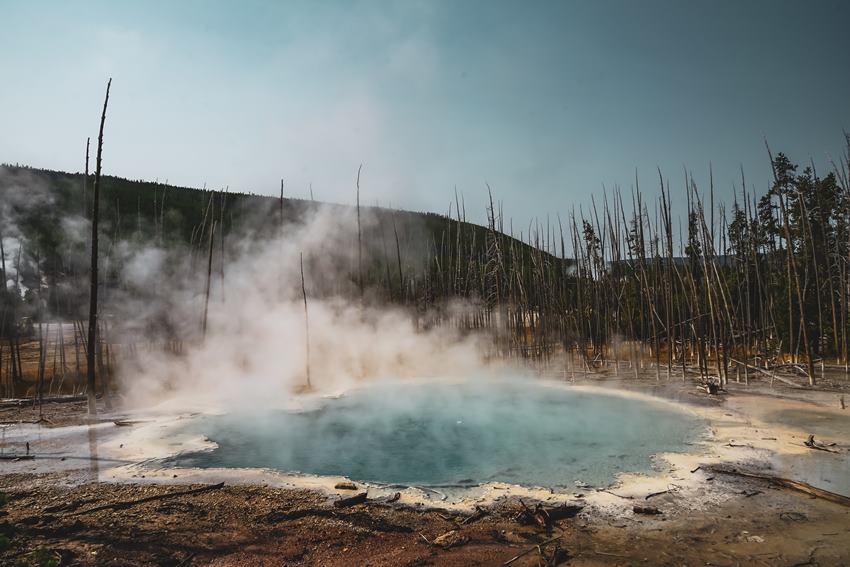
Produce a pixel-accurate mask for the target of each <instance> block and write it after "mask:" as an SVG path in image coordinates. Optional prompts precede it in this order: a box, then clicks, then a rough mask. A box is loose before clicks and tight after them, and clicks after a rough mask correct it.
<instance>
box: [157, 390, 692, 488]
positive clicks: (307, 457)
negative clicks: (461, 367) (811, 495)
mask: <svg viewBox="0 0 850 567" xmlns="http://www.w3.org/2000/svg"><path fill="white" fill-rule="evenodd" d="M189 430H191V431H192V432H195V433H201V434H203V435H206V436H207V437H208V438H209V439H211V440H212V441H214V442H216V443H217V444H218V448H217V449H215V450H212V451H201V452H196V453H188V454H182V455H179V456H177V457H175V458H174V459H172V463H173V464H175V465H177V466H181V467H265V468H271V469H277V470H280V471H284V472H295V471H297V472H303V473H313V474H319V475H341V476H346V477H349V478H351V479H354V480H360V481H372V482H382V483H398V484H409V485H431V486H435V485H454V484H461V485H462V484H477V483H483V482H487V481H504V482H510V483H515V484H522V485H534V486H553V487H555V486H574V483H575V481H579V480H580V481H582V482H585V483H588V484H592V485H597V486H598V485H604V484H608V483H610V482H611V481H613V480H614V476H615V475H616V474H617V473H618V472H621V471H649V470H651V467H652V460H651V456H652V455H653V454H655V453H658V452H668V451H682V450H684V449H686V444H687V443H688V442H690V441H692V440H694V439H695V438H697V437H698V436H699V435H700V433H701V431H702V422H700V421H699V420H697V419H696V418H694V417H691V416H690V415H688V414H685V413H684V412H679V411H675V410H673V409H672V408H669V407H666V406H665V405H663V404H658V403H652V402H646V401H642V400H638V399H633V398H624V397H620V396H616V395H605V394H590V393H585V392H577V391H571V390H570V389H568V388H559V387H547V386H544V385H541V384H539V383H537V382H534V381H531V380H525V381H507V382H494V381H483V380H482V381H469V382H465V383H462V384H446V383H432V384H423V383H421V382H417V383H411V384H404V383H399V382H393V383H384V384H380V385H378V386H375V387H370V388H366V389H362V390H357V391H353V392H351V393H350V394H349V395H347V396H345V397H342V398H339V399H331V400H323V405H322V407H321V408H319V409H316V410H314V411H309V412H303V413H289V412H283V411H276V412H265V413H252V414H250V415H248V414H229V415H224V416H210V417H204V418H200V419H198V420H196V421H194V422H193V423H192V424H191V425H190V426H189Z"/></svg>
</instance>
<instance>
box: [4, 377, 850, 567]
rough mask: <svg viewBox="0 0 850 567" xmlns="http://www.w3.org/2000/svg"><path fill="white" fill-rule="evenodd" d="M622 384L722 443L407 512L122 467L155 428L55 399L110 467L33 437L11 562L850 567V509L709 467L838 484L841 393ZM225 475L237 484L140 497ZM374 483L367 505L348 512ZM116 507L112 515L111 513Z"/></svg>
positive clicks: (318, 482)
mask: <svg viewBox="0 0 850 567" xmlns="http://www.w3.org/2000/svg"><path fill="white" fill-rule="evenodd" d="M610 385H611V384H609V386H610ZM614 385H615V386H617V387H618V392H626V395H637V396H646V395H653V396H656V397H660V398H663V399H667V400H670V403H676V404H682V402H685V404H686V407H687V411H692V412H694V413H695V414H697V415H699V416H701V417H703V418H704V419H706V420H707V421H708V423H710V427H711V435H710V436H709V437H708V438H706V440H705V441H704V442H702V443H700V444H699V445H698V446H695V447H694V448H693V452H691V453H689V454H686V455H683V454H674V455H661V456H659V467H658V471H657V473H656V474H654V475H651V476H645V475H625V476H622V477H621V478H620V481H619V483H618V484H616V485H615V486H612V487H609V488H608V489H606V490H604V491H602V490H596V489H592V488H581V487H577V488H576V490H575V491H572V492H569V493H559V494H552V493H550V492H549V491H545V490H529V489H519V488H517V487H510V486H507V485H488V486H486V487H479V488H477V489H474V490H472V491H465V492H462V493H456V494H447V495H445V497H444V496H443V495H439V494H431V493H424V492H422V491H417V490H415V489H408V490H406V491H400V492H402V494H401V495H400V497H399V499H398V500H397V501H395V502H392V503H390V502H389V499H391V498H392V497H393V496H394V490H393V489H388V488H385V487H374V486H364V485H360V486H358V490H357V491H354V492H352V491H346V490H336V489H334V488H333V485H334V484H335V483H336V481H337V480H338V479H319V478H317V477H303V478H291V477H282V476H280V475H275V474H273V473H263V472H262V471H260V472H258V471H251V472H250V473H248V472H246V471H235V472H234V471H230V476H229V477H227V478H212V477H199V476H198V474H200V473H198V472H197V471H173V470H170V469H161V468H157V467H156V466H153V465H149V464H146V463H144V462H139V461H138V460H134V459H132V458H130V457H132V456H133V455H132V451H131V450H130V449H127V451H128V452H126V453H123V455H124V457H127V458H126V462H125V461H122V460H121V458H118V457H120V456H121V455H122V453H121V451H124V448H123V447H118V448H116V447H115V446H114V445H115V444H116V443H117V445H121V444H122V443H120V442H119V440H120V439H123V435H125V434H124V431H128V432H129V431H132V430H133V429H142V428H143V427H144V424H131V425H129V426H127V427H116V426H115V425H114V424H113V423H112V421H111V420H106V421H105V422H103V423H100V424H94V425H91V426H89V425H82V423H83V413H82V412H83V411H84V404H51V405H48V406H45V412H44V415H45V417H46V419H47V420H49V421H48V423H47V425H56V426H60V425H62V426H70V427H61V428H54V429H56V431H72V430H74V429H75V428H77V429H79V430H80V431H79V432H78V433H77V434H75V435H78V437H79V436H81V435H82V433H80V432H82V431H86V432H88V433H87V435H88V437H86V436H82V437H81V439H83V440H85V439H87V438H91V436H92V435H94V437H95V438H96V439H99V440H100V441H99V443H100V447H101V451H100V453H98V455H99V456H98V459H95V460H92V459H88V460H79V461H76V460H74V459H72V458H68V457H67V456H64V460H63V456H60V454H61V455H64V453H61V452H60V451H53V450H52V449H55V447H51V446H50V445H49V443H46V444H45V443H43V442H42V441H43V440H45V439H49V438H50V435H49V434H48V435H46V436H45V437H44V438H42V441H39V443H38V444H36V443H35V442H34V443H33V445H34V446H33V452H35V453H36V458H35V459H33V460H22V461H17V462H15V461H10V460H2V461H0V491H2V492H3V493H5V494H6V495H7V502H6V503H5V504H4V505H3V506H2V507H0V534H3V535H4V536H5V539H3V538H2V537H0V564H3V565H6V564H9V565H14V564H15V562H16V561H19V560H20V561H29V562H30V563H29V564H32V565H38V564H39V561H41V563H42V564H45V565H46V564H48V561H49V560H50V559H51V558H53V559H54V560H57V561H58V563H56V564H59V565H170V566H177V565H375V566H379V565H381V566H384V565H386V566H389V565H502V564H504V563H505V562H507V561H509V560H510V559H512V558H513V557H515V556H517V555H519V554H521V553H523V552H526V551H528V553H526V554H525V555H522V556H521V557H520V558H519V559H517V560H515V561H514V562H513V563H511V564H512V565H546V564H567V565H728V566H733V565H771V566H772V565H787V566H803V565H850V507H846V506H842V505H839V504H835V503H832V502H828V501H825V500H822V499H817V498H812V497H810V496H808V495H805V494H802V493H799V492H796V491H791V490H787V489H782V488H776V487H773V486H772V485H769V484H768V483H765V482H763V481H760V480H748V479H742V478H739V477H735V476H729V475H725V474H720V473H716V472H712V471H711V469H710V466H711V465H712V464H716V463H727V464H728V463H732V464H734V465H735V466H738V467H744V468H746V469H747V470H758V471H761V472H764V473H766V474H772V475H778V476H791V475H792V474H793V475H794V478H797V479H802V480H807V481H809V482H811V483H812V484H817V485H819V486H821V487H822V488H825V489H830V488H832V489H833V490H835V491H838V489H837V488H836V487H835V486H830V484H829V482H830V481H829V479H833V481H835V479H836V476H835V474H836V473H835V470H837V471H839V473H838V474H839V475H840V471H842V470H843V471H850V469H848V467H847V466H846V464H847V454H848V447H847V444H848V440H850V429H848V430H844V429H842V427H844V424H846V423H847V421H848V419H849V418H848V414H850V410H844V411H842V410H840V409H839V406H838V403H837V394H836V392H824V391H810V390H799V389H768V388H766V387H765V386H761V387H760V386H756V385H751V386H750V387H749V388H746V389H745V388H744V387H733V388H730V390H731V391H730V394H729V395H728V396H721V397H708V396H706V395H703V394H700V393H698V392H696V391H695V389H694V388H693V386H692V385H691V384H681V383H680V384H673V383H670V384H664V383H662V384H661V385H656V384H655V383H654V382H635V381H629V382H620V383H617V384H614ZM572 387H575V386H572ZM581 387H586V386H581ZM789 412H791V413H789ZM794 412H796V413H794ZM37 415H38V414H37V412H35V411H34V410H33V409H32V408H30V407H25V408H6V409H3V410H0V422H4V423H6V424H7V425H6V426H5V427H4V429H3V440H2V441H3V451H4V452H5V453H6V454H7V455H8V454H10V453H12V454H20V451H21V449H23V447H22V446H21V439H22V438H21V437H20V434H19V433H18V434H15V433H14V431H18V432H20V431H24V430H25V428H26V427H36V426H35V425H27V424H15V425H8V424H9V423H12V422H20V421H22V420H23V421H29V420H34V419H37ZM813 416H815V417H817V416H821V417H823V416H825V417H823V419H821V420H819V421H817V420H814V417H813ZM780 418H781V419H782V420H783V422H782V423H779V422H777V419H780ZM813 420H814V421H813ZM836 424H838V425H836ZM810 430H811V432H815V433H816V434H817V435H818V439H820V440H822V441H824V442H835V443H836V445H835V446H832V447H831V450H832V451H837V453H830V452H826V451H813V450H811V449H809V448H807V447H805V445H803V440H805V438H806V436H807V434H808V433H809V432H810ZM845 431H846V432H847V434H848V436H847V437H844V433H845ZM92 432H94V433H92ZM16 435H17V436H16ZM63 442H64V441H62V438H61V437H60V438H59V440H58V441H57V443H59V444H61V443H63ZM96 444H97V443H96ZM110 444H112V445H110ZM801 463H802V464H801ZM824 463H828V464H831V465H830V466H833V467H835V469H833V468H829V467H826V468H825V469H824V466H823V464H824ZM824 471H826V473H827V474H823V473H824ZM119 473H120V474H119ZM205 474H210V473H205ZM175 475H177V476H176V477H175ZM847 475H850V472H847ZM201 480H202V481H203V482H204V483H205V484H203V485H201V484H193V483H195V482H198V481H201ZM218 480H225V481H226V485H225V486H224V487H222V488H219V489H215V490H208V491H206V492H202V493H198V494H189V495H181V496H175V497H169V498H164V499H152V500H150V501H147V502H136V501H138V500H140V499H144V498H148V497H154V496H158V495H165V494H171V493H176V492H180V491H185V490H187V489H191V488H193V487H199V486H209V484H208V483H209V482H212V481H218ZM839 480H840V479H839ZM115 481H120V482H115ZM246 482H248V483H251V484H249V485H245V484H244V483H246ZM839 488H840V487H839ZM361 491H366V492H367V493H368V497H369V500H368V501H367V502H366V503H364V504H358V505H354V506H350V507H345V508H337V507H335V506H334V505H333V502H334V501H335V500H337V499H339V498H341V497H344V496H349V495H351V494H356V493H359V492H361ZM656 493H661V494H656ZM520 500H522V502H523V503H524V504H525V505H528V506H530V507H533V506H534V502H535V501H540V502H542V503H544V504H545V505H546V506H547V507H549V508H550V509H553V510H557V509H558V508H557V506H558V505H559V504H562V503H564V504H568V505H570V506H577V507H581V512H580V513H578V515H577V516H575V517H569V518H564V519H559V520H557V521H555V522H553V523H552V525H551V526H540V525H536V524H534V523H533V522H532V523H528V522H527V518H526V517H525V516H524V515H523V514H522V513H521V512H522V511H523V504H522V503H521V502H520ZM126 502H136V503H134V504H130V505H122V504H121V503H126ZM116 504H117V505H116ZM106 505H112V506H111V507H109V508H105V509H95V508H100V507H103V506H106ZM476 506H477V507H476ZM635 507H651V508H655V509H657V511H658V512H660V513H659V514H654V515H645V514H641V513H636V512H635ZM447 534H448V535H447ZM440 536H443V537H440ZM541 542H548V543H546V544H545V545H543V544H541ZM538 544H540V545H539V549H538ZM556 546H557V550H558V551H557V553H556ZM22 564H27V563H22Z"/></svg>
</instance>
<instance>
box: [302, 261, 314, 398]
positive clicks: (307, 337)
mask: <svg viewBox="0 0 850 567" xmlns="http://www.w3.org/2000/svg"><path fill="white" fill-rule="evenodd" d="M299 257H300V260H301V294H302V296H303V297H304V341H305V346H306V353H305V354H306V358H305V361H306V362H305V370H306V371H307V388H308V389H309V388H312V385H311V384H310V319H309V317H308V316H307V286H306V285H304V254H300V255H299Z"/></svg>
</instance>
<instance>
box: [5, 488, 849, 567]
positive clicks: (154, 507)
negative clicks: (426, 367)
mask: <svg viewBox="0 0 850 567" xmlns="http://www.w3.org/2000/svg"><path fill="white" fill-rule="evenodd" d="M68 480H69V479H68V478H67V477H66V476H65V475H55V476H51V475H23V476H22V475H3V476H0V490H2V491H3V492H4V493H5V494H6V495H7V498H8V501H7V502H6V504H5V506H4V507H3V509H2V516H0V532H2V533H3V534H4V535H5V536H6V538H8V543H7V548H6V549H5V550H4V551H3V552H2V553H0V563H2V564H3V565H14V564H16V563H15V562H16V561H21V559H23V562H21V563H20V564H21V565H39V564H44V565H47V564H49V563H47V562H46V561H43V560H44V559H47V558H55V559H57V560H58V562H56V563H54V565H87V566H88V565H98V566H99V565H127V566H135V565H161V566H170V567H176V566H178V565H179V566H185V565H211V566H212V565H215V566H231V565H232V566H236V565H240V566H241V565H276V566H280V565H327V566H348V565H372V566H375V567H378V566H402V565H406V566H414V565H447V566H463V565H503V564H505V563H506V562H507V561H509V560H510V559H512V558H513V557H515V556H517V555H519V554H521V553H523V552H526V551H529V550H530V552H529V553H526V554H525V555H524V556H522V557H520V558H519V559H517V560H516V561H514V562H513V563H512V564H513V565H519V566H528V565H560V564H564V565H576V566H581V565H671V566H672V565H677V566H678V565H726V566H734V565H769V566H774V565H786V566H803V565H812V566H816V565H848V564H850V508H846V507H842V506H839V505H836V504H832V503H829V502H825V501H823V500H819V499H812V498H809V497H806V496H804V495H800V494H797V493H794V492H789V491H785V490H779V489H773V488H769V487H767V486H765V485H763V484H761V483H759V482H757V481H756V482H749V481H748V482H741V481H738V480H734V481H733V480H731V479H719V478H718V479H717V481H716V482H727V483H728V484H729V487H728V488H729V490H734V491H737V492H739V493H740V496H739V497H737V498H735V499H733V500H731V501H728V502H727V503H725V504H723V505H722V506H718V507H716V508H714V509H711V510H708V511H705V512H703V513H699V514H688V515H685V516H678V517H672V518H667V517H666V516H667V510H668V509H669V510H671V511H672V509H674V508H675V506H676V502H675V498H674V497H671V498H667V499H664V498H663V497H662V498H659V499H653V501H652V502H651V505H652V506H654V507H656V508H658V509H659V511H660V512H661V514H658V515H654V516H640V515H637V514H635V515H629V516H624V517H622V518H620V519H615V520H610V519H609V520H605V521H603V520H601V519H599V518H594V517H593V515H592V514H586V513H584V512H582V513H580V514H579V515H578V516H577V517H575V518H569V519H564V520H560V521H557V522H555V523H554V525H553V526H552V528H551V530H547V529H545V528H543V527H540V526H537V525H535V524H531V525H529V524H527V523H523V522H520V521H518V520H517V515H518V514H519V513H521V512H522V510H523V508H522V505H521V504H520V503H519V502H517V501H507V502H502V503H499V504H497V505H495V506H494V507H491V508H490V509H487V510H486V514H481V513H479V514H477V515H459V514H455V513H450V512H447V511H440V510H416V509H410V508H406V507H405V508H401V507H399V508H396V507H393V506H392V505H391V504H387V503H384V502H367V503H365V504H359V505H355V506H351V507H348V508H334V506H333V505H332V504H331V503H330V502H329V501H328V499H327V498H325V497H324V496H321V495H318V494H316V493H313V492H308V491H295V490H280V489H271V488H264V487H258V486H225V487H222V488H220V489H214V490H208V491H206V492H202V493H199V494H195V495H184V496H177V497H174V498H168V499H161V500H152V501H149V502H145V503H139V504H136V505H130V506H126V507H121V506H116V507H114V508H107V509H99V510H96V509H95V508H98V507H103V506H104V505H107V504H117V503H122V502H130V501H135V500H139V499H143V498H148V497H151V496H156V495H162V494H167V493H171V492H178V491H185V490H187V489H191V488H195V487H194V486H188V487H187V486H179V487H173V486H150V485H147V486H142V485H125V484H108V483H90V484H83V485H79V486H74V485H73V483H68ZM69 484H70V485H69ZM526 504H527V505H532V503H526ZM638 504H644V503H638ZM674 516H675V515H674ZM470 518H471V520H469V519H470ZM464 522H465V523H464ZM453 530H454V531H455V533H454V534H451V533H450V532H452V531H453ZM445 534H450V535H448V536H445ZM440 536H444V537H443V538H442V539H438V538H439V537H440ZM553 538H554V539H553ZM442 542H444V544H443V545H442V546H441V545H439V543H442ZM541 542H549V543H547V544H545V545H540V548H539V550H538V548H537V546H538V544H541ZM556 546H557V549H558V550H560V553H557V554H556ZM553 556H554V557H555V559H554V560H553ZM39 559H41V560H42V563H39V562H38V560H39ZM27 560H29V563H27V562H26V561H27Z"/></svg>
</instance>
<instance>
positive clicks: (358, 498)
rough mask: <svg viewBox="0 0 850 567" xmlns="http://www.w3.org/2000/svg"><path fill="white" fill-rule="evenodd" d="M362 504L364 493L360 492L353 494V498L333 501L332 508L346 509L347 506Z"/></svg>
mask: <svg viewBox="0 0 850 567" xmlns="http://www.w3.org/2000/svg"><path fill="white" fill-rule="evenodd" d="M364 502H366V493H365V492H361V493H360V494H355V495H354V496H349V497H347V498H340V499H339V500H335V501H334V508H347V507H348V506H354V505H355V504H363V503H364Z"/></svg>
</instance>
